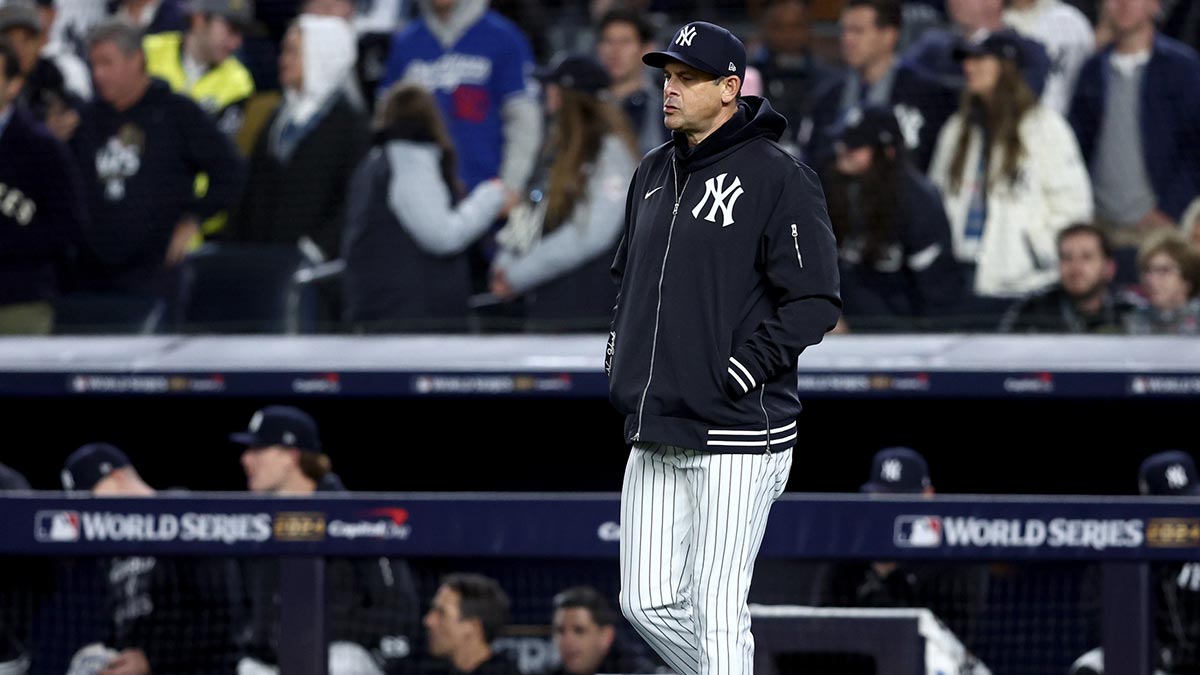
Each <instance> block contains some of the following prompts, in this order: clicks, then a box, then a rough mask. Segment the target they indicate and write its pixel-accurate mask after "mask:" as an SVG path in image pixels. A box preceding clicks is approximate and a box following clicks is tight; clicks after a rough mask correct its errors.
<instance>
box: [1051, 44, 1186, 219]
mask: <svg viewBox="0 0 1200 675" xmlns="http://www.w3.org/2000/svg"><path fill="white" fill-rule="evenodd" d="M1112 52H1113V50H1112V47H1109V48H1108V49H1106V50H1104V51H1102V52H1100V53H1099V54H1096V55H1095V56H1093V57H1092V58H1090V59H1088V61H1087V63H1085V64H1083V70H1081V71H1080V72H1079V80H1078V81H1077V83H1076V84H1075V97H1074V99H1072V101H1071V114H1070V122H1071V126H1072V127H1073V128H1074V129H1075V136H1076V138H1078V139H1079V149H1080V150H1082V151H1083V159H1084V161H1085V162H1086V163H1087V165H1088V166H1089V167H1090V166H1091V164H1092V159H1093V157H1094V156H1095V151H1096V141H1097V140H1098V139H1099V137H1100V125H1101V122H1102V121H1103V117H1104V105H1105V97H1106V95H1107V89H1108V78H1107V71H1108V67H1109V66H1108V64H1109V58H1110V57H1111V56H1112ZM1139 124H1140V126H1141V129H1142V153H1143V159H1144V160H1145V162H1146V172H1147V173H1148V174H1149V176H1150V183H1151V185H1152V186H1153V187H1154V194H1155V195H1156V196H1157V197H1158V208H1159V209H1160V210H1162V211H1163V212H1164V213H1166V214H1167V215H1169V216H1171V217H1172V218H1174V219H1176V220H1178V219H1179V218H1180V216H1182V215H1183V212H1184V210H1186V209H1187V206H1188V204H1189V203H1190V202H1191V201H1192V199H1194V198H1195V197H1196V196H1198V195H1200V152H1197V148H1200V58H1197V56H1196V52H1194V51H1192V49H1191V48H1190V47H1188V46H1186V45H1184V44H1182V43H1180V42H1177V41H1175V40H1172V39H1171V38H1168V37H1165V36H1163V35H1158V36H1155V38H1154V47H1153V48H1152V50H1151V53H1150V62H1149V63H1147V64H1146V71H1145V75H1144V78H1143V80H1142V92H1141V110H1140V119H1139Z"/></svg>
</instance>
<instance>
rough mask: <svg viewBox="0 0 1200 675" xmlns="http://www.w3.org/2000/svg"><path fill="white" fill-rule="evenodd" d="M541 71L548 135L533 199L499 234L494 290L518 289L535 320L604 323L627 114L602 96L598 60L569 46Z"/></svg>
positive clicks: (627, 141)
mask: <svg viewBox="0 0 1200 675" xmlns="http://www.w3.org/2000/svg"><path fill="white" fill-rule="evenodd" d="M538 78H539V79H540V80H541V81H542V82H543V83H544V85H545V91H546V112H547V113H548V115H549V117H550V119H551V130H550V136H549V139H548V142H547V143H546V146H545V148H544V150H543V152H542V160H541V162H540V163H539V165H538V170H537V171H536V172H535V173H534V179H533V181H532V182H531V183H530V187H529V192H528V194H529V198H528V199H526V200H523V201H522V202H521V203H519V204H518V205H517V207H516V208H514V209H513V211H512V212H511V213H510V214H509V218H508V224H507V225H505V227H504V229H503V230H501V231H500V233H499V234H498V235H497V238H496V239H497V242H498V243H499V244H500V246H501V250H500V253H499V254H498V255H497V256H496V260H495V262H494V263H493V267H492V281H491V291H492V293H493V294H494V295H495V296H496V297H498V298H501V299H504V300H508V299H512V298H514V297H516V296H522V297H524V298H525V300H526V312H527V318H528V320H529V322H530V323H529V325H530V327H531V328H534V329H543V330H555V329H559V330H581V329H582V330H596V329H600V328H603V327H605V326H608V324H609V323H610V321H611V319H612V308H613V305H614V304H615V302H616V286H614V285H613V283H612V281H611V279H610V277H609V274H608V273H607V270H608V267H609V266H610V265H611V264H612V259H613V256H614V255H615V254H616V246H617V242H618V241H619V240H620V239H621V232H622V226H623V223H624V220H623V218H624V213H625V196H626V192H627V190H628V185H629V177H630V176H632V175H633V173H634V171H635V170H636V169H637V162H638V153H637V147H636V145H635V143H634V140H633V134H632V133H631V132H630V130H629V126H628V124H627V123H626V121H625V117H624V116H623V115H622V114H621V112H620V111H619V110H618V109H617V108H616V107H615V106H613V105H612V104H610V103H608V102H606V101H604V100H602V99H601V98H600V97H599V94H600V92H601V91H603V90H604V89H605V88H606V87H607V86H608V85H609V77H608V73H607V72H606V71H605V70H604V67H603V66H601V65H600V63H599V62H598V61H596V60H595V59H593V58H592V57H590V56H583V55H568V56H566V57H565V58H562V59H561V60H559V61H558V62H557V63H556V64H555V65H554V66H553V67H550V68H547V69H544V70H542V71H540V72H539V73H538Z"/></svg>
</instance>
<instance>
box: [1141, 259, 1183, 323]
mask: <svg viewBox="0 0 1200 675" xmlns="http://www.w3.org/2000/svg"><path fill="white" fill-rule="evenodd" d="M1140 271H1141V281H1142V291H1143V292H1144V293H1145V294H1146V299H1147V300H1149V301H1150V304H1151V305H1153V306H1154V307H1156V308H1158V309H1175V308H1177V307H1182V306H1183V305H1184V304H1186V303H1187V301H1188V298H1190V297H1191V296H1192V290H1193V289H1192V285H1191V284H1190V283H1188V281H1187V280H1186V279H1184V277H1183V270H1182V268H1180V266H1179V263H1178V262H1177V261H1176V260H1175V258H1172V257H1171V254H1169V253H1166V252H1164V251H1159V252H1158V253H1155V254H1154V255H1152V256H1150V259H1149V260H1147V261H1146V265H1145V266H1144V267H1142V269H1141V270H1140Z"/></svg>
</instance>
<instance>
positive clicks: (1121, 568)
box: [1101, 562, 1155, 675]
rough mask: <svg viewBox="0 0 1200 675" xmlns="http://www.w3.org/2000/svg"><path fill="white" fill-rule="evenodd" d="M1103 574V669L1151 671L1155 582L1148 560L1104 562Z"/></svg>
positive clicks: (1126, 674) (1129, 673)
mask: <svg viewBox="0 0 1200 675" xmlns="http://www.w3.org/2000/svg"><path fill="white" fill-rule="evenodd" d="M1101 574H1102V576H1103V579H1104V581H1103V586H1104V591H1103V593H1104V595H1103V604H1102V608H1101V611H1102V613H1103V618H1102V621H1101V626H1102V630H1103V634H1102V637H1103V640H1104V671H1105V672H1106V673H1121V675H1151V674H1152V673H1153V672H1154V604H1155V598H1154V593H1153V589H1154V584H1152V583H1151V579H1150V563H1148V562H1133V563H1129V562H1106V563H1102V564H1101Z"/></svg>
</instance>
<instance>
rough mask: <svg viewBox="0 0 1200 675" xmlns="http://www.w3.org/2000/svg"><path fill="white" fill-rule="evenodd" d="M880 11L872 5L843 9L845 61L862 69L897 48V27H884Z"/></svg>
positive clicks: (843, 52) (842, 41)
mask: <svg viewBox="0 0 1200 675" xmlns="http://www.w3.org/2000/svg"><path fill="white" fill-rule="evenodd" d="M877 18H878V17H877V13H876V12H875V10H874V9H872V8H870V7H851V8H850V9H847V10H846V11H844V12H842V21H841V24H842V38H841V43H842V60H843V61H845V62H846V65H848V66H850V67H851V68H853V69H855V70H862V69H864V68H866V67H867V66H869V65H870V64H872V63H875V62H876V61H878V60H879V59H881V58H883V57H885V56H887V55H888V54H891V53H892V52H893V51H895V49H896V39H897V38H898V37H899V34H898V33H897V32H896V29H895V28H880V27H879V25H878V24H877V23H876V19H877Z"/></svg>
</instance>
